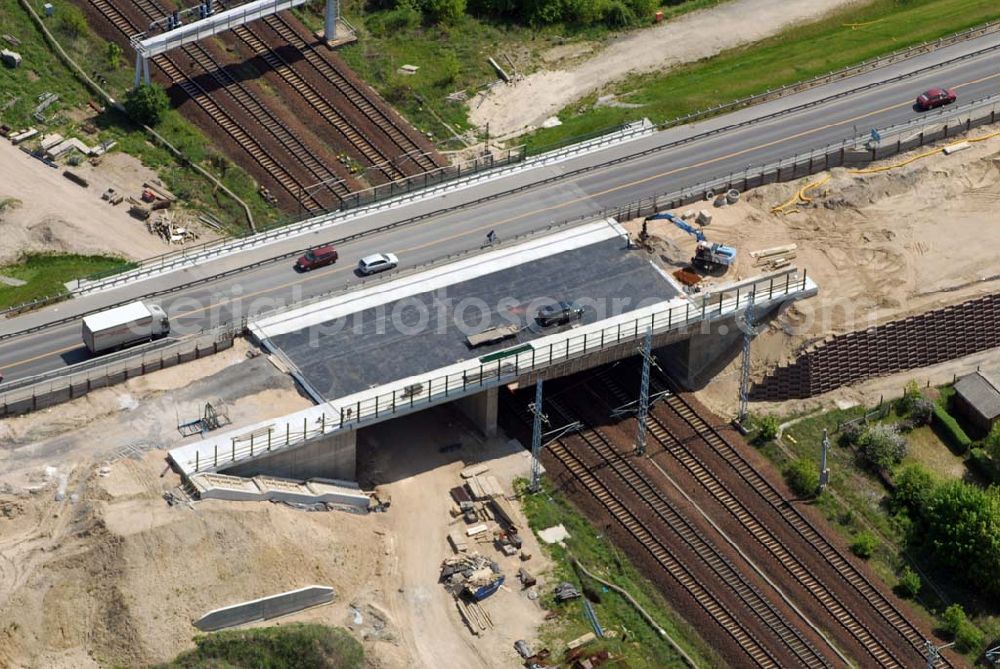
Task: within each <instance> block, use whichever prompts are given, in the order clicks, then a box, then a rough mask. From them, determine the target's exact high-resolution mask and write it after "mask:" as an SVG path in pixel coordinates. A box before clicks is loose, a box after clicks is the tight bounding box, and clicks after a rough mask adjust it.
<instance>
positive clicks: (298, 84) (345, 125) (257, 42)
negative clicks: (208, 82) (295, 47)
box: [233, 25, 406, 195]
mask: <svg viewBox="0 0 1000 669" xmlns="http://www.w3.org/2000/svg"><path fill="white" fill-rule="evenodd" d="M233 33H234V34H235V35H236V36H237V37H238V38H239V39H240V41H242V42H243V43H244V44H246V45H247V46H248V47H250V49H252V50H253V52H254V53H256V54H257V55H258V56H260V57H261V58H262V59H263V60H264V62H265V63H267V64H268V66H269V67H270V68H271V69H272V70H274V71H275V72H276V73H277V74H278V76H280V77H281V78H282V79H284V80H285V82H286V83H287V84H288V85H289V86H291V87H292V88H293V89H295V91H296V92H297V93H298V94H299V95H301V96H302V98H303V99H304V100H305V101H306V102H307V103H308V104H309V105H310V106H311V107H312V108H313V109H315V110H316V112H317V113H318V114H319V115H320V116H322V117H323V119H325V120H326V122H327V123H329V124H330V125H331V126H332V127H333V128H334V129H336V130H337V131H338V132H339V133H340V134H341V135H343V136H344V138H345V139H346V140H347V141H348V142H350V143H351V145H352V146H354V147H356V148H357V150H358V151H360V152H361V154H362V155H363V156H364V157H365V159H366V160H367V161H368V162H369V163H370V164H371V165H387V166H388V167H385V166H383V167H382V168H381V171H382V173H383V174H385V175H386V177H387V178H389V179H390V180H393V179H399V178H402V177H405V176H406V175H405V174H404V173H403V172H402V171H401V170H399V169H398V168H396V167H395V166H394V165H392V164H391V162H390V161H391V159H390V158H389V157H388V156H386V155H384V154H383V153H382V152H381V151H380V150H379V149H378V147H376V146H375V144H373V143H372V142H371V140H369V139H368V137H367V136H365V134H364V133H362V132H361V131H360V130H358V129H357V128H355V127H354V126H353V125H351V124H350V123H349V122H348V121H347V120H346V119H345V118H344V117H343V116H341V114H340V112H339V111H337V109H336V107H334V106H333V105H332V104H331V103H330V101H329V100H327V99H326V97H325V96H324V95H323V94H322V93H320V92H319V91H317V90H316V89H315V88H313V87H312V86H311V85H309V83H308V82H307V81H305V80H304V79H303V78H302V77H301V76H300V75H299V73H298V72H296V71H295V69H294V68H292V66H291V65H289V64H288V63H287V62H286V61H285V60H284V59H283V58H282V57H281V56H279V55H278V54H277V53H276V52H275V51H274V50H273V49H272V48H271V47H270V46H268V45H267V43H266V42H265V41H264V40H263V39H262V38H261V37H260V36H259V35H258V34H257V33H256V32H254V30H253V29H252V28H250V27H249V26H247V25H244V26H240V27H238V28H234V29H233ZM344 190H345V191H346V190H347V189H346V188H345V189H344ZM344 194H345V195H346V193H344Z"/></svg>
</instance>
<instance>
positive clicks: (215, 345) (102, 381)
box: [0, 320, 246, 416]
mask: <svg viewBox="0 0 1000 669" xmlns="http://www.w3.org/2000/svg"><path fill="white" fill-rule="evenodd" d="M245 329H246V321H245V320H244V321H241V322H240V323H238V324H236V323H234V324H230V325H227V326H223V327H219V328H215V329H213V330H206V331H204V332H200V333H197V334H193V335H189V336H186V337H184V338H182V339H178V340H176V341H173V342H170V343H167V344H164V343H163V342H162V341H160V342H152V343H149V344H144V345H142V346H139V347H135V348H131V349H126V350H123V351H119V352H116V353H111V354H108V355H105V356H101V357H97V358H94V359H91V360H87V361H84V362H81V363H78V364H76V365H73V366H71V367H66V368H63V369H58V370H53V371H50V372H45V373H43V374H39V375H36V376H32V377H29V378H26V379H18V380H15V381H11V382H9V383H5V384H3V385H0V416H8V415H16V414H22V413H27V412H29V411H35V410H37V409H41V408H44V407H48V406H53V405H55V404H59V403H61V402H65V401H69V400H71V399H75V398H77V397H82V396H83V395H86V394H87V393H89V392H90V391H92V390H96V389H98V388H105V387H107V386H111V385H114V384H117V383H121V382H123V381H127V380H128V379H131V378H134V377H136V376H142V375H143V374H146V373H148V372H152V371H156V370H159V369H164V368H165V367H171V366H173V365H176V364H180V363H181V362H186V361H187V360H192V359H196V358H200V357H202V356H204V355H208V354H210V353H217V352H218V351H220V350H224V349H226V348H229V347H230V346H232V344H233V340H234V339H235V338H236V337H237V336H238V335H240V334H241V333H242V332H244V331H245Z"/></svg>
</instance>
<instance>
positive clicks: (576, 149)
mask: <svg viewBox="0 0 1000 669" xmlns="http://www.w3.org/2000/svg"><path fill="white" fill-rule="evenodd" d="M997 30H1000V22H998V23H997V24H990V29H989V30H988V31H987V32H995V31H997ZM983 34H985V33H983ZM979 35H980V34H979V33H976V34H975V35H972V34H971V33H970V34H969V35H968V36H967V37H966V38H965V39H968V37H969V36H979ZM996 50H1000V46H991V47H986V48H984V49H980V50H978V51H975V52H972V53H968V54H964V55H962V56H959V57H957V58H953V59H950V60H947V61H943V62H940V63H934V64H932V65H928V66H926V67H923V68H920V69H918V70H914V71H912V72H907V73H904V74H901V75H898V76H896V77H892V78H890V79H886V80H884V81H878V82H873V83H871V84H867V85H865V86H859V87H857V88H854V89H851V90H850V91H847V92H846V93H837V94H835V95H830V96H827V97H823V98H820V99H818V100H813V101H811V102H807V103H804V104H801V105H796V106H794V107H789V108H787V109H782V110H778V111H776V112H774V113H771V114H768V115H766V116H763V117H760V118H754V119H748V120H746V121H742V122H739V123H733V124H730V125H726V126H722V127H719V128H716V129H713V130H710V131H706V132H703V133H698V134H696V135H692V136H691V137H687V138H683V139H680V140H676V141H674V142H668V143H666V144H662V145H659V146H656V147H652V148H649V149H646V150H644V151H640V152H636V153H630V154H628V155H626V156H622V157H620V158H617V159H615V160H611V161H606V162H602V163H599V164H596V165H591V166H588V167H584V168H579V169H577V170H574V171H572V172H567V173H565V174H561V175H558V176H553V177H550V178H548V179H544V180H541V181H538V182H535V183H532V184H531V185H530V186H525V187H521V188H515V189H511V190H508V191H504V192H502V193H497V194H495V195H492V196H489V197H486V198H482V199H479V200H475V201H473V202H469V203H466V204H464V205H461V206H463V207H469V206H474V205H477V204H482V203H483V202H486V201H489V200H492V199H496V198H497V197H500V196H506V195H511V194H514V193H517V192H520V191H521V190H524V189H525V188H528V187H530V188H537V187H539V186H543V185H546V184H548V183H551V182H554V181H558V180H563V179H566V178H569V177H573V176H577V175H579V174H584V173H586V172H591V171H594V170H597V169H604V168H607V167H610V166H613V165H617V164H620V163H623V162H626V161H629V160H634V159H636V158H641V157H644V156H648V155H652V154H655V153H659V152H662V151H666V150H669V149H673V148H677V147H678V146H683V145H686V144H690V143H692V142H695V141H698V140H701V139H704V138H706V137H711V136H714V135H718V134H721V133H724V132H730V131H732V130H735V129H737V128H742V127H747V126H750V125H755V124H757V123H761V122H764V121H767V120H771V119H775V118H780V117H781V116H785V115H788V114H793V113H796V112H799V111H803V110H805V109H810V108H812V107H815V106H818V105H821V104H825V103H827V102H829V101H830V100H833V99H837V98H841V97H843V96H844V95H850V94H853V93H857V92H859V91H864V90H868V89H871V88H875V87H878V86H882V85H885V84H888V83H893V82H897V81H902V80H905V79H908V78H912V77H914V76H918V75H920V74H924V73H926V72H929V71H932V70H936V69H940V68H941V67H945V66H947V65H952V64H954V63H956V62H961V61H963V60H968V59H971V58H975V57H977V56H981V55H983V54H984V53H989V52H991V51H996ZM840 78H846V76H845V77H840ZM765 95H766V94H765ZM760 101H761V102H763V101H764V100H763V99H761V100H760ZM730 104H736V103H730ZM743 106H749V105H747V104H743ZM735 108H736V107H733V108H732V109H735ZM725 111H731V108H730V107H729V106H728V105H720V106H718V107H715V108H712V109H708V110H702V111H699V112H694V113H692V114H689V115H687V116H685V117H681V118H679V119H675V120H674V121H671V122H668V123H666V124H661V125H660V126H658V128H659V129H665V128H668V127H673V126H674V125H682V124H685V123H691V122H693V121H695V120H698V119H700V118H707V117H709V116H715V115H717V114H719V113H722V112H725ZM621 132H622V134H623V136H624V137H630V136H634V135H636V134H643V133H646V132H648V130H647V129H646V128H645V127H644V126H640V127H638V128H632V129H626V130H624V131H621ZM614 139H615V138H612V137H611V136H602V138H598V139H596V140H590V141H589V142H585V143H584V144H583V145H574V146H573V147H569V148H566V149H560V150H558V151H557V152H554V153H559V154H565V153H569V154H570V155H573V154H578V153H581V152H584V151H587V150H592V148H593V147H594V146H596V145H600V144H603V143H608V142H609V141H614ZM547 155H548V154H542V155H540V156H537V157H535V158H532V159H529V160H526V161H522V163H521V165H524V164H527V163H528V162H529V161H533V160H539V161H544V160H545V159H546V157H547ZM502 174H503V171H502V170H500V171H498V172H491V171H489V170H487V171H485V172H483V173H481V175H480V176H482V177H483V178H486V177H489V178H493V177H496V176H501V175H502ZM453 185H454V183H453V182H445V183H444V184H441V185H439V186H438V188H442V187H443V188H450V187H452V186H453ZM434 193H435V191H433V190H431V191H427V190H418V191H416V194H417V195H418V196H420V197H421V199H422V198H424V197H428V196H431V195H433V194H434ZM398 197H399V198H400V199H388V200H384V201H382V202H381V203H380V204H377V205H376V204H372V205H369V206H370V207H375V209H372V210H371V211H377V210H380V209H384V208H389V207H390V206H395V205H398V204H401V203H403V202H405V201H407V196H406V195H402V196H398ZM451 210H452V209H447V210H441V211H439V212H434V213H433V214H432V215H439V214H441V213H445V212H446V211H451ZM348 211H350V210H348ZM364 213H367V212H364ZM335 217H336V214H334V215H333V216H332V217H331V216H330V215H327V214H322V215H319V216H315V217H312V218H310V219H308V220H307V221H305V222H303V223H294V224H291V225H289V226H283V227H280V228H276V229H273V230H270V231H267V232H262V233H258V234H257V235H254V236H251V237H247V238H243V239H244V240H249V241H237V242H230V243H229V244H231V245H230V246H227V247H226V248H225V249H224V250H225V251H227V252H228V251H237V250H242V249H245V248H249V247H252V246H256V245H258V244H265V243H268V242H270V241H272V240H274V239H278V238H281V237H284V236H289V235H292V234H297V233H300V232H302V231H305V230H310V229H313V228H315V227H321V226H325V225H328V224H330V223H331V222H333V221H334V219H335ZM207 244H213V242H208V243H207ZM222 244H223V245H225V244H226V242H223V243H222ZM194 253H195V254H198V251H195V252H194ZM180 254H181V255H180V260H179V261H178V262H175V263H171V265H170V266H171V267H173V266H182V265H186V264H191V263H193V262H196V258H194V257H190V258H189V257H187V256H186V255H185V254H186V251H181V252H180ZM218 255H221V253H220V252H216V253H211V254H207V255H205V256H203V259H208V258H212V257H217V256H218ZM161 258H166V256H162V257H161ZM160 262H161V264H160V265H158V266H156V267H152V266H150V267H149V269H147V266H146V265H143V266H142V267H140V268H139V269H137V270H130V271H128V272H124V273H122V275H121V279H116V280H115V281H112V282H110V285H116V283H119V282H126V281H130V280H134V278H135V277H136V276H142V275H143V274H145V275H151V274H154V273H161V272H163V271H165V270H166V269H167V266H166V265H165V264H163V261H162V260H161V261H160ZM107 285H109V284H108V283H105V284H103V285H101V286H93V287H91V290H97V289H101V288H103V287H106V286H107Z"/></svg>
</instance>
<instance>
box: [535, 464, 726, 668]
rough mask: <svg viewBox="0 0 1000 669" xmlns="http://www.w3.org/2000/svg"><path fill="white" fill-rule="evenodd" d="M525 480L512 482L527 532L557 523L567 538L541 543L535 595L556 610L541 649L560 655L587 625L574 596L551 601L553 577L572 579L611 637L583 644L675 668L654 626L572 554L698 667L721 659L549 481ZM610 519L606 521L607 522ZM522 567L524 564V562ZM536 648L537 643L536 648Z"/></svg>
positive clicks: (632, 661) (679, 663) (635, 661)
mask: <svg viewBox="0 0 1000 669" xmlns="http://www.w3.org/2000/svg"><path fill="white" fill-rule="evenodd" d="M526 487H527V486H526V482H525V481H518V482H516V489H517V490H518V492H519V494H520V495H521V503H522V506H523V508H524V513H525V515H526V516H527V517H528V522H529V524H530V525H531V528H532V530H534V531H535V532H537V531H539V530H543V529H545V528H547V527H552V526H553V525H558V524H560V523H561V524H562V525H563V526H564V527H565V528H566V530H567V531H568V532H569V535H570V538H569V539H567V540H566V541H565V546H562V545H558V544H554V545H543V546H544V548H545V550H546V551H547V552H548V553H549V555H550V557H551V558H552V560H553V562H554V569H553V573H552V574H551V575H550V577H549V579H548V580H547V583H546V586H545V589H544V590H543V592H542V593H541V595H542V596H541V599H540V601H541V602H542V603H543V605H544V606H545V608H546V609H549V610H552V611H556V612H558V613H559V616H558V618H557V619H556V620H554V621H552V622H550V623H547V624H546V625H545V626H544V627H543V628H542V630H541V633H540V634H541V646H542V647H548V648H549V650H551V651H552V653H553V659H555V658H559V657H561V654H562V652H563V651H564V650H565V648H566V643H567V642H568V641H571V640H573V639H575V638H577V637H579V636H581V635H583V634H586V633H587V632H590V631H592V629H591V626H590V624H589V622H588V621H587V619H586V618H585V617H584V613H583V606H582V603H581V602H580V600H574V601H570V602H566V603H556V602H555V601H554V598H553V594H552V589H553V588H554V587H555V585H556V584H557V583H560V582H562V581H568V582H570V583H573V584H574V585H576V587H577V588H578V589H581V588H582V589H581V592H584V593H585V594H587V595H588V596H589V597H590V599H591V600H592V601H593V600H599V601H595V602H594V603H593V606H594V611H595V613H596V614H597V619H598V620H599V621H600V622H601V626H602V627H603V628H604V629H605V631H608V630H610V631H611V632H612V633H613V634H614V635H615V636H614V638H606V639H603V640H600V639H599V640H597V641H595V642H594V643H592V644H590V645H588V648H591V647H592V648H594V649H600V648H606V649H608V651H609V652H611V653H612V654H613V655H614V656H615V657H618V658H622V661H621V663H622V665H623V666H624V665H627V666H629V667H632V668H633V669H672V668H674V667H676V668H678V669H680V668H682V667H686V666H687V665H686V664H685V663H684V660H683V659H682V658H681V657H680V655H679V654H678V653H677V652H676V651H675V650H674V649H673V648H672V647H671V646H670V644H669V643H668V642H667V641H665V640H664V639H662V638H660V637H659V635H657V634H656V632H654V631H653V630H652V629H651V628H650V626H649V624H648V623H647V622H646V621H645V620H644V619H643V618H642V617H641V616H640V614H639V613H638V612H637V611H636V610H635V609H634V608H633V607H632V606H631V605H630V604H629V603H628V602H627V601H626V600H625V599H624V598H623V597H622V596H621V595H619V594H618V593H615V592H613V591H611V590H609V589H608V588H606V587H605V586H603V585H600V584H598V583H596V582H594V581H592V580H591V579H589V578H586V577H583V578H582V580H581V577H582V574H578V573H577V572H576V570H575V569H574V568H573V566H572V564H571V561H570V557H571V556H572V557H576V559H577V560H579V561H580V563H581V564H583V566H584V567H585V568H586V569H587V570H588V571H590V572H591V573H594V574H595V575H597V576H599V577H600V578H602V579H603V580H605V581H608V582H609V583H613V584H615V585H617V586H618V587H620V588H622V589H624V590H625V591H626V592H628V593H629V594H630V595H631V596H632V597H634V598H635V599H636V601H638V602H639V604H640V605H641V606H642V607H643V608H644V609H645V610H646V612H647V613H649V615H651V616H652V617H653V618H654V619H655V620H656V621H657V622H658V624H659V625H660V626H661V627H663V629H665V630H666V631H667V633H668V634H669V635H670V636H671V637H672V638H673V639H674V640H675V641H676V642H677V643H678V644H679V645H681V647H682V648H684V651H685V652H686V653H687V654H688V655H690V656H692V657H693V658H694V660H695V662H697V664H698V666H700V667H719V666H723V662H722V661H721V660H720V658H718V656H716V655H715V653H714V652H713V651H712V649H711V648H709V647H708V646H706V645H705V643H704V642H703V641H702V640H701V639H700V638H699V637H698V635H697V633H696V632H695V631H694V630H693V629H692V628H691V627H690V626H689V625H688V624H687V623H686V622H685V621H684V620H683V618H682V617H681V616H680V615H678V614H677V612H676V611H674V610H673V609H672V608H671V607H670V605H669V604H668V603H667V602H666V600H665V599H664V598H663V597H662V596H661V595H660V593H659V590H658V589H657V587H656V586H655V585H653V584H652V583H650V582H649V581H648V580H647V579H646V578H645V577H644V576H643V575H642V574H640V573H639V570H638V569H636V568H635V566H634V565H632V563H631V562H630V561H629V559H628V557H627V556H626V555H625V554H624V553H622V552H621V551H620V550H618V548H617V547H616V546H615V545H614V544H613V543H612V542H611V540H610V539H609V538H608V537H607V536H606V535H604V534H603V533H601V532H600V531H599V529H598V528H596V527H595V526H594V525H593V524H591V523H590V521H588V520H587V519H586V518H585V517H584V516H583V515H582V514H581V513H580V512H579V511H577V510H576V509H575V508H574V507H573V506H572V505H571V504H570V503H569V500H567V499H566V497H564V496H563V495H562V494H561V493H558V492H556V491H555V490H554V489H553V487H552V485H551V484H550V482H549V481H547V480H543V481H542V491H541V492H539V493H538V494H534V495H531V494H527V492H526ZM609 522H613V521H609ZM526 566H527V568H528V569H529V571H530V570H531V563H528V565H526ZM536 650H538V649H536Z"/></svg>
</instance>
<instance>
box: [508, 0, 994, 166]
mask: <svg viewBox="0 0 1000 669" xmlns="http://www.w3.org/2000/svg"><path fill="white" fill-rule="evenodd" d="M998 19H1000V3H998V2H996V0H905V1H901V0H873V1H872V2H870V3H867V4H866V5H865V6H863V7H860V8H856V7H852V8H849V9H847V10H844V11H842V12H837V13H835V14H833V15H831V16H829V17H828V18H826V19H824V20H821V21H818V22H816V23H812V24H809V25H804V26H799V27H795V28H792V29H789V30H787V31H785V32H783V33H781V34H779V35H776V36H774V37H772V38H770V39H766V40H764V41H762V42H758V43H756V44H752V45H748V46H746V47H742V48H738V49H733V50H731V51H726V52H723V53H721V54H719V55H717V56H715V57H713V58H709V59H707V60H704V61H700V62H697V63H691V64H688V65H684V66H681V67H679V68H675V69H673V70H671V71H670V72H669V73H668V74H663V75H646V76H635V77H630V78H628V79H626V80H625V81H622V82H620V83H619V84H617V85H615V86H613V87H612V90H608V91H602V92H601V94H602V95H603V94H607V93H616V94H618V95H619V98H618V99H619V101H621V102H627V103H633V104H641V105H643V106H642V107H639V108H634V109H622V108H618V107H600V108H596V109H595V108H593V103H594V102H595V100H596V97H597V96H596V95H593V96H590V97H589V98H588V99H585V100H583V101H581V102H577V103H574V104H573V105H571V107H570V108H567V109H565V110H563V112H562V113H561V114H560V115H559V118H560V119H561V120H562V122H563V125H561V126H559V127H557V128H552V129H548V130H542V131H538V132H536V133H534V134H533V135H531V136H529V137H528V138H527V141H528V144H529V147H530V148H531V149H532V150H533V151H538V150H542V149H543V148H544V147H545V146H546V145H550V144H553V143H560V142H563V141H566V140H567V139H568V138H571V137H574V136H577V135H584V134H588V133H592V132H594V131H595V130H598V129H601V128H610V127H613V126H615V125H618V124H621V123H625V122H628V121H632V120H635V119H639V118H642V117H646V118H649V119H650V120H652V121H654V122H663V121H667V120H669V119H673V118H677V117H680V116H684V115H686V114H688V113H690V112H693V111H698V110H700V109H708V108H710V107H714V106H716V105H718V104H721V103H725V102H729V101H732V100H736V99H739V98H742V97H745V96H748V95H753V94H756V93H762V92H764V91H766V90H768V89H774V88H778V87H780V86H783V85H785V84H790V83H794V82H796V81H802V80H805V79H809V78H811V77H815V76H818V75H821V74H825V73H827V72H829V71H831V70H836V69H839V68H842V67H845V66H848V65H852V64H855V63H860V62H862V61H864V60H867V59H869V58H873V57H875V56H879V55H882V54H885V53H889V52H891V51H895V50H897V49H901V48H904V47H907V46H910V45H913V44H918V43H920V42H924V41H929V40H933V39H937V38H938V37H941V36H944V35H948V34H951V33H954V32H958V31H961V30H964V29H966V28H971V27H973V26H976V25H979V24H982V23H986V22H989V21H995V20H998ZM581 108H582V109H583V111H582V112H580V111H578V110H580V109H581Z"/></svg>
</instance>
